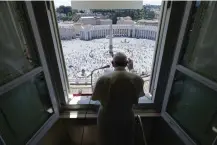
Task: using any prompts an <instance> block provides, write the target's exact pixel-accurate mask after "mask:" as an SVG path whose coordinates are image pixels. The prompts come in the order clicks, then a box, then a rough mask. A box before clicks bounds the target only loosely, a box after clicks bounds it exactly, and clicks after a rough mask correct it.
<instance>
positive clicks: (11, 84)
mask: <svg viewBox="0 0 217 145" xmlns="http://www.w3.org/2000/svg"><path fill="white" fill-rule="evenodd" d="M5 3H6V5H7V7H8V10H9V13H10V17H11V18H12V21H13V25H14V27H15V29H16V31H19V28H17V26H16V25H15V18H14V15H13V14H14V12H13V11H14V9H13V8H12V4H11V2H8V1H7V2H5ZM23 4H24V6H25V10H24V11H25V12H26V14H27V19H28V20H27V21H28V22H30V24H31V29H32V34H33V35H34V38H35V41H34V42H35V44H36V50H37V52H36V55H37V56H39V58H38V59H39V60H40V62H41V64H40V65H39V66H37V67H36V68H33V69H32V70H30V71H29V72H27V73H25V74H23V75H21V76H18V77H16V78H15V79H12V80H11V81H8V82H7V83H5V84H3V85H1V86H0V95H1V94H3V93H6V92H8V91H10V90H13V89H14V88H15V87H17V86H19V85H21V84H23V83H24V82H26V81H29V80H30V79H31V78H33V77H35V76H36V75H37V74H40V73H41V72H43V74H44V78H45V82H46V85H47V88H48V93H49V99H50V100H51V104H52V107H53V114H52V115H51V116H50V117H49V118H48V119H47V120H46V121H45V122H44V123H43V125H42V126H41V127H40V128H38V130H37V131H36V132H35V133H34V134H33V136H32V137H31V138H30V139H29V140H28V141H27V143H26V144H27V145H31V144H36V143H37V142H38V141H39V140H40V139H41V138H42V137H43V136H44V135H45V133H46V132H47V131H48V130H49V129H50V127H51V126H52V125H53V124H54V123H55V122H56V121H57V120H58V119H59V108H58V106H57V101H56V94H55V93H54V87H53V85H52V83H51V77H50V72H49V70H48V65H47V62H46V60H45V55H44V51H43V48H42V45H41V40H40V37H39V34H38V28H37V25H36V21H35V17H34V13H33V11H32V5H31V2H29V1H28V2H27V1H25V2H23ZM18 35H21V34H19V33H18ZM2 140H3V138H2Z"/></svg>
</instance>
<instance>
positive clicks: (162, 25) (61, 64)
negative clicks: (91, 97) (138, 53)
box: [47, 1, 171, 110]
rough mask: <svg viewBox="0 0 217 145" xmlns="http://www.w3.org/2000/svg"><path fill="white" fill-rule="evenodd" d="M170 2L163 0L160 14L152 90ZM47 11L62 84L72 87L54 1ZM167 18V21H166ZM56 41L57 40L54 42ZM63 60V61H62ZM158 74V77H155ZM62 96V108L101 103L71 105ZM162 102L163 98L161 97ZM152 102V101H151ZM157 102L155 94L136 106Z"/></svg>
mask: <svg viewBox="0 0 217 145" xmlns="http://www.w3.org/2000/svg"><path fill="white" fill-rule="evenodd" d="M170 9H171V8H170V2H167V1H166V2H164V1H162V4H161V16H160V21H159V22H160V23H159V28H158V33H157V40H156V46H155V50H156V51H155V52H154V56H155V57H154V59H153V64H152V65H153V66H152V67H153V70H152V75H151V79H150V88H149V90H150V91H151V92H154V91H156V84H157V83H158V80H157V77H158V76H156V75H157V73H159V68H160V67H159V66H160V62H161V59H160V57H161V52H162V48H163V45H162V44H161V43H162V42H163V41H165V35H162V34H164V33H165V32H166V29H167V27H168V21H169V16H170ZM47 12H48V17H49V22H50V27H51V29H52V30H55V31H54V33H55V34H52V37H55V38H53V39H54V41H56V42H57V43H58V45H57V47H56V48H55V49H56V53H57V55H58V53H60V54H59V56H58V57H59V59H58V64H59V68H63V69H62V70H61V71H62V74H61V75H63V76H61V77H62V78H65V79H62V85H65V86H66V87H65V88H70V86H69V82H68V78H67V75H66V74H67V73H66V68H65V62H64V58H63V52H62V45H61V40H60V36H59V30H58V24H57V21H56V14H55V7H54V3H53V2H47ZM165 20H166V22H165ZM164 22H165V23H164ZM54 43H55V42H54ZM61 60H62V61H61ZM155 64H156V65H155ZM155 76H156V77H155ZM67 85H68V86H67ZM154 87H155V88H154ZM69 90H70V89H67V90H64V92H65V98H66V96H67V97H68V93H69ZM60 97H61V98H60V99H59V100H60V101H61V108H64V109H67V110H82V109H87V108H88V109H91V108H93V109H96V108H98V107H99V105H91V104H76V105H69V104H67V101H63V100H64V99H63V96H60ZM159 99H160V100H161V102H162V98H159ZM150 102H151V103H150ZM155 108H156V104H155V97H154V96H153V97H152V99H151V100H150V101H149V102H148V103H142V104H138V105H136V106H135V109H155Z"/></svg>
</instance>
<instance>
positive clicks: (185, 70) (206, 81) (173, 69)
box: [161, 1, 217, 145]
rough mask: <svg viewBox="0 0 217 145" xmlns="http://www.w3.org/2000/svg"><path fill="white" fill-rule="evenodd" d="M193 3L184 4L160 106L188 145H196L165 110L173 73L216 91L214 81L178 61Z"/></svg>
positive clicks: (166, 118)
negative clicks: (178, 73)
mask: <svg viewBox="0 0 217 145" xmlns="http://www.w3.org/2000/svg"><path fill="white" fill-rule="evenodd" d="M193 4H194V2H193V1H188V2H187V4H186V8H185V13H184V17H183V19H182V24H181V29H180V33H179V36H178V42H177V45H176V49H175V54H174V57H173V62H172V66H171V69H170V75H169V78H168V83H167V86H166V92H165V94H164V101H163V107H162V111H161V115H162V117H163V119H164V120H165V121H166V122H167V123H168V124H169V126H170V127H171V128H172V129H173V130H174V131H175V133H176V134H177V135H178V136H179V137H180V138H181V140H182V141H183V142H184V143H185V144H188V145H196V142H195V141H194V140H193V139H192V138H191V137H190V136H189V135H188V134H187V133H186V131H184V129H183V128H182V127H181V126H180V125H179V124H178V123H177V121H175V119H174V118H173V117H172V116H171V115H170V114H169V113H168V112H167V111H166V109H167V106H168V101H169V98H170V93H171V90H172V85H173V82H174V78H175V73H176V72H177V71H178V72H181V73H182V74H184V75H185V76H187V77H190V78H192V79H194V80H195V81H196V82H199V83H201V84H203V85H205V86H206V87H208V88H211V89H212V90H214V91H216V92H217V83H216V82H214V81H212V80H210V79H208V78H206V77H204V76H202V75H200V74H199V73H197V72H194V71H192V70H190V69H189V68H187V67H185V66H183V65H182V64H180V61H179V60H180V58H181V55H182V53H183V52H182V50H183V49H184V48H183V44H184V41H185V37H186V34H187V33H188V25H189V22H190V20H191V12H192V6H193ZM214 142H215V141H213V143H214Z"/></svg>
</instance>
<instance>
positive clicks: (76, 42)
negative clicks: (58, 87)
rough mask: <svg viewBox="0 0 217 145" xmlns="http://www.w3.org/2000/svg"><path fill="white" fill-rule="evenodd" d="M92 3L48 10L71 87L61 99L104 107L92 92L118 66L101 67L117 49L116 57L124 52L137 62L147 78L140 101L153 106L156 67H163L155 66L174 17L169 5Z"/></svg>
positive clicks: (137, 70)
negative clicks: (92, 96)
mask: <svg viewBox="0 0 217 145" xmlns="http://www.w3.org/2000/svg"><path fill="white" fill-rule="evenodd" d="M88 2H89V1H88ZM88 2H86V1H85V2H78V1H75V2H74V1H72V5H71V6H59V5H58V6H56V7H55V6H54V5H53V3H50V4H49V6H47V10H48V13H47V14H48V16H49V17H50V21H49V23H50V25H51V27H53V30H55V31H54V35H53V36H55V41H56V42H55V43H57V47H56V48H57V49H56V54H60V55H59V62H58V63H59V64H58V65H60V66H61V67H60V68H63V69H61V71H62V72H63V73H62V83H63V86H65V88H68V89H65V91H66V92H65V98H64V99H62V98H61V99H60V100H62V104H69V105H75V106H76V105H81V104H89V103H90V104H94V105H97V104H99V103H98V102H96V101H90V98H91V94H92V88H93V86H94V83H95V82H96V80H97V79H98V78H99V77H100V76H101V75H103V74H105V73H108V72H110V71H112V67H110V68H109V69H100V70H96V71H95V69H98V68H100V67H103V66H105V65H111V59H112V56H111V50H112V53H113V54H114V53H116V52H124V53H125V54H126V55H127V56H128V57H129V58H131V59H132V60H133V61H134V70H133V73H136V74H138V75H141V76H142V77H143V79H144V81H145V84H144V91H145V93H146V96H144V97H141V98H140V99H139V106H142V105H143V104H146V105H147V104H153V103H154V97H153V93H154V91H153V90H154V89H153V88H154V87H156V86H155V85H154V84H156V82H157V81H153V80H156V79H157V78H156V77H155V76H156V73H157V71H156V70H154V69H157V68H158V67H157V65H155V63H158V62H159V61H160V60H161V59H159V57H161V55H160V54H159V53H160V52H158V51H159V50H160V49H161V48H163V47H162V46H161V45H160V44H159V43H160V42H161V41H163V40H162V37H161V34H163V32H164V31H163V29H164V28H165V27H166V25H165V24H164V22H166V21H165V19H166V17H168V16H169V14H168V12H167V10H168V4H169V3H167V2H163V3H162V4H161V3H160V2H159V5H144V6H142V1H135V2H132V1H129V2H130V3H135V5H134V4H130V5H129V4H127V3H125V4H123V2H121V1H120V2H119V3H120V4H119V3H118V2H117V4H114V3H113V4H112V6H110V7H109V4H106V5H103V4H102V5H100V7H99V4H98V3H97V4H94V5H92V4H89V5H87V4H86V3H88ZM93 2H94V1H90V2H89V3H93ZM54 3H55V2H54ZM102 3H103V2H102ZM110 3H111V2H110ZM138 3H139V4H138ZM140 3H141V4H140ZM96 5H97V6H96ZM132 5H133V6H132ZM103 6H104V7H103ZM63 10H68V11H69V12H64V11H63ZM166 14H167V15H166ZM160 32H161V34H160ZM158 65H160V64H158ZM92 72H93V73H92ZM150 83H152V84H151V85H150ZM146 105H145V106H146Z"/></svg>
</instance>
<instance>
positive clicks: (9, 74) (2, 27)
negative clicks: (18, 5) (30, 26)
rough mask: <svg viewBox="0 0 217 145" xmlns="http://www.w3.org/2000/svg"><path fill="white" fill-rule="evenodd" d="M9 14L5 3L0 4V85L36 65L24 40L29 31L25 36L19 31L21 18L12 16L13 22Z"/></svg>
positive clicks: (29, 47)
mask: <svg viewBox="0 0 217 145" xmlns="http://www.w3.org/2000/svg"><path fill="white" fill-rule="evenodd" d="M10 12H11V11H9V8H8V6H7V4H6V2H0V32H1V33H0V66H1V67H0V85H2V84H5V83H7V82H8V81H10V80H12V79H14V78H16V77H18V76H20V75H22V74H24V73H26V72H28V71H30V70H31V69H33V68H34V67H36V66H37V64H38V63H37V60H36V59H35V58H33V56H32V53H31V52H32V49H33V48H32V45H30V44H28V43H30V41H28V40H26V38H25V37H27V36H28V37H29V35H30V31H28V33H29V34H28V35H27V36H25V35H26V34H24V31H21V30H22V27H21V25H24V22H22V21H21V19H22V20H23V18H20V17H16V16H15V15H14V14H13V15H14V16H15V19H14V20H15V21H13V18H12V17H11V15H10ZM25 29H27V28H26V27H25ZM24 36H25V37H24ZM27 42H28V43H27Z"/></svg>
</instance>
